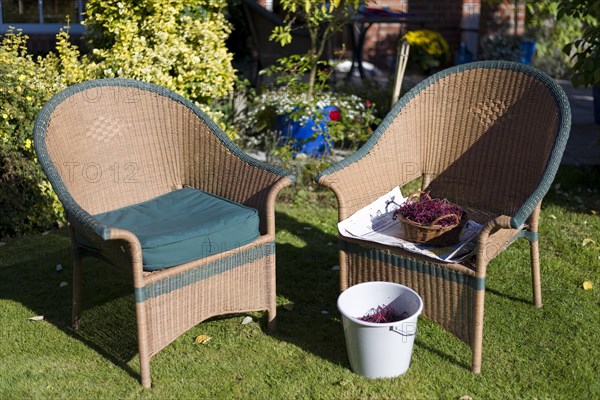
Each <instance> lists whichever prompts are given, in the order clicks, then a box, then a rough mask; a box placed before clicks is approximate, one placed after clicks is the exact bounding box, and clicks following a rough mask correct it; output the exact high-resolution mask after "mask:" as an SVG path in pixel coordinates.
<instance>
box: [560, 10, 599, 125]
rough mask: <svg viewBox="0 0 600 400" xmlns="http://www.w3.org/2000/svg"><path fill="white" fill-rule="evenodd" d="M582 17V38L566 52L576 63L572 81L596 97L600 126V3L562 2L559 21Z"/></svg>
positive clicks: (597, 116)
mask: <svg viewBox="0 0 600 400" xmlns="http://www.w3.org/2000/svg"><path fill="white" fill-rule="evenodd" d="M567 15H568V16H572V17H576V18H579V19H581V20H582V21H583V23H584V24H585V26H586V27H585V30H584V31H583V35H582V36H581V38H578V39H576V40H575V41H573V42H572V43H569V44H567V45H566V46H565V48H564V51H565V53H567V54H568V55H569V56H571V60H573V62H574V63H573V65H572V67H571V82H572V83H573V86H592V88H593V94H594V119H595V121H596V123H597V124H600V19H599V18H598V17H596V16H598V15H600V1H598V0H569V1H565V2H562V3H561V5H560V8H559V12H558V18H562V17H563V16H567Z"/></svg>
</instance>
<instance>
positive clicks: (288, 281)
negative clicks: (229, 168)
mask: <svg viewBox="0 0 600 400" xmlns="http://www.w3.org/2000/svg"><path fill="white" fill-rule="evenodd" d="M556 183H559V184H560V187H557V186H553V189H552V190H551V192H550V193H549V195H548V196H547V199H546V202H545V205H544V208H543V210H542V222H541V228H540V231H541V232H540V234H541V249H542V251H541V262H542V288H543V296H544V297H543V300H544V307H543V308H541V309H537V308H535V307H533V306H532V304H531V288H530V281H531V280H530V272H529V253H528V247H527V244H526V243H525V242H524V241H519V242H517V243H516V244H515V245H513V246H511V248H509V249H508V250H507V251H506V252H504V253H503V254H502V255H501V256H500V257H498V258H497V259H496V260H494V261H493V262H492V264H491V266H490V267H489V275H488V279H487V295H486V307H485V310H486V315H485V329H484V353H483V370H482V373H481V375H473V374H471V373H470V372H469V369H468V368H469V365H470V351H469V348H468V347H467V346H466V345H465V344H463V343H462V342H460V341H459V340H458V339H456V338H454V337H453V336H452V335H450V334H449V333H447V332H445V331H444V330H443V329H441V328H440V327H439V326H438V325H436V324H435V323H432V322H430V321H428V320H426V319H424V318H421V319H420V321H419V335H418V337H417V340H416V345H415V348H414V354H413V359H412V364H411V367H410V369H409V371H408V372H407V374H405V375H404V376H402V377H399V378H395V379H384V380H368V379H365V378H362V377H360V376H358V375H355V374H354V373H352V371H351V370H350V369H349V364H348V361H347V357H346V349H345V343H344V336H343V331H342V328H341V323H340V317H339V314H338V312H337V310H336V306H335V302H336V299H337V295H338V272H336V271H333V270H332V267H333V266H334V265H336V264H337V242H336V209H335V207H334V206H333V205H332V204H333V203H332V201H333V200H332V198H331V196H329V195H323V194H322V193H321V194H319V197H318V201H315V200H314V198H316V197H317V196H315V195H313V194H312V192H310V191H305V192H303V193H304V194H303V199H302V201H294V202H289V203H280V204H278V206H277V226H278V234H277V246H278V247H277V262H278V270H277V284H278V304H279V309H278V331H277V333H276V334H274V335H268V334H267V333H266V324H265V316H264V314H263V313H253V314H251V316H252V317H254V322H252V323H250V324H248V325H242V324H241V323H240V322H241V320H242V318H243V317H244V315H234V316H225V317H219V318H214V319H212V320H209V321H207V322H204V323H202V324H199V325H198V326H196V327H194V328H193V329H191V330H190V331H189V332H187V333H186V334H184V335H183V336H181V337H180V338H179V339H178V340H176V341H175V342H174V343H173V344H171V345H170V346H168V347H167V348H166V349H165V350H163V351H161V352H160V353H159V354H158V355H157V356H156V357H155V358H154V360H153V362H152V376H153V385H154V386H153V388H152V389H149V390H145V389H143V388H141V386H140V385H139V383H138V372H139V366H138V359H137V349H136V335H135V322H134V310H133V307H134V300H133V295H132V289H131V287H132V283H131V280H130V278H129V276H128V274H127V273H124V272H123V271H120V270H118V269H116V268H113V267H110V266H107V265H105V264H103V263H101V262H95V261H91V260H90V261H87V263H86V264H85V274H84V286H85V292H84V313H83V319H82V329H81V330H80V331H78V332H75V331H72V330H71V329H70V327H69V322H70V307H71V306H70V296H71V285H70V274H71V262H70V253H69V251H70V248H69V240H68V235H67V232H66V231H65V230H64V229H61V230H57V231H53V232H50V233H49V234H47V235H43V236H42V235H36V236H29V237H25V238H21V239H16V240H12V241H9V242H8V243H6V244H5V245H3V246H1V247H0V398H1V399H21V398H51V399H55V398H68V399H77V398H82V399H90V398H118V399H128V398H142V399H144V398H157V399H163V398H186V399H187V398H197V399H209V398H261V399H262V398H265V399H266V398H269V399H270V398H273V399H275V398H318V399H329V398H335V399H364V398H370V399H376V398H394V399H401V398H407V399H429V398H435V399H437V398H442V399H458V398H460V397H461V396H465V395H468V396H471V397H472V398H473V399H504V398H506V399H509V398H510V399H512V398H531V399H546V398H551V399H555V398H556V399H558V398H600V381H599V379H598V371H599V370H600V361H599V360H600V347H599V346H598V338H599V337H600V312H599V311H600V258H599V257H600V234H599V232H600V217H599V216H598V215H597V214H595V212H596V211H600V193H599V192H598V189H599V188H600V185H599V183H600V180H599V178H598V169H575V168H563V169H561V171H560V173H559V177H558V179H557V181H556ZM296 190H298V188H296ZM292 193H293V192H292ZM292 196H293V195H291V194H290V193H288V197H292ZM311 199H312V200H311ZM584 239H592V240H593V241H594V242H592V243H589V244H587V245H586V246H583V242H584ZM58 263H60V264H62V265H63V266H64V270H63V271H62V272H56V271H55V266H56V264H58ZM586 280H589V281H592V282H593V284H594V285H595V287H594V289H593V290H591V291H585V290H583V288H582V283H583V282H584V281H586ZM63 281H64V282H69V285H68V286H66V287H60V283H61V282H63ZM290 304H291V305H293V307H290V306H289V305H290ZM284 305H286V307H284ZM289 308H291V309H289ZM35 315H44V318H45V319H44V321H37V322H34V321H30V320H29V317H32V316H35ZM200 334H206V335H209V336H211V337H212V340H211V341H209V342H208V343H207V344H205V345H196V344H194V338H195V337H196V336H197V335H200Z"/></svg>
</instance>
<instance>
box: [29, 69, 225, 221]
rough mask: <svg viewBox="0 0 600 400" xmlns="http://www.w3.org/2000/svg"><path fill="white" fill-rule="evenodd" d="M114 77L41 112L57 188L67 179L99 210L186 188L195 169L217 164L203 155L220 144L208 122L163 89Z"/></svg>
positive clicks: (76, 194) (70, 188) (90, 208)
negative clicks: (204, 158) (207, 160)
mask: <svg viewBox="0 0 600 400" xmlns="http://www.w3.org/2000/svg"><path fill="white" fill-rule="evenodd" d="M111 81H113V80H101V81H92V83H89V84H87V83H86V84H80V85H77V88H76V89H75V90H67V91H66V93H65V96H63V98H58V99H53V101H52V102H51V103H50V104H48V106H47V107H46V109H45V110H44V111H43V112H41V113H40V116H39V117H38V125H39V124H43V126H41V127H40V126H36V129H37V130H39V131H43V132H44V133H45V134H43V133H41V134H39V135H37V136H38V138H37V139H36V140H38V141H40V140H41V141H42V142H43V145H42V146H39V145H38V143H36V147H37V148H40V147H41V152H40V153H42V156H41V160H40V161H41V162H42V164H44V163H45V164H51V165H44V168H45V169H46V170H50V171H49V172H50V173H49V176H50V179H51V181H53V182H52V183H53V185H54V187H55V190H57V191H59V190H60V189H61V187H60V186H61V184H64V186H65V187H66V191H67V192H68V193H69V194H70V195H71V196H72V198H73V199H74V201H75V202H76V203H78V204H79V206H81V207H82V208H83V209H84V210H86V211H87V212H89V213H91V214H95V213H100V212H104V211H107V210H111V209H115V208H119V207H123V206H127V205H130V204H134V203H138V202H141V201H145V200H148V199H150V198H152V197H155V196H158V195H160V194H163V193H166V192H169V191H171V190H174V189H177V188H181V187H182V186H183V185H185V184H187V183H189V181H190V179H191V178H190V176H191V175H192V173H193V170H194V169H197V168H207V169H210V168H212V167H211V166H210V165H204V163H203V162H202V159H203V154H204V153H205V152H206V151H210V149H211V147H214V145H215V144H216V143H217V142H218V138H217V137H215V135H214V133H213V132H212V130H211V129H210V128H209V126H207V124H206V123H205V121H203V120H202V119H201V118H199V116H198V115H196V114H195V113H194V112H192V110H191V109H190V108H189V107H188V106H186V105H184V104H182V103H181V102H178V101H175V100H174V99H173V98H170V97H167V96H165V95H164V94H163V93H160V90H161V89H160V88H158V87H155V86H150V85H148V86H145V85H144V84H141V83H139V82H134V81H127V80H114V85H113V84H111ZM40 121H41V122H40ZM198 143H202V146H199V145H198ZM211 143H212V145H211ZM44 145H45V149H44ZM44 151H45V152H47V156H48V158H47V159H45V157H44V155H43V153H44ZM52 167H54V168H52ZM52 170H55V171H56V173H57V174H58V177H57V176H53V174H52ZM198 175H201V174H198ZM194 179H196V180H197V179H198V178H197V177H196V176H194ZM61 181H62V182H61Z"/></svg>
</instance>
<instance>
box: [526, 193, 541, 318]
mask: <svg viewBox="0 0 600 400" xmlns="http://www.w3.org/2000/svg"><path fill="white" fill-rule="evenodd" d="M540 211H541V203H539V204H538V205H537V207H536V208H535V209H534V210H533V213H532V214H531V217H530V218H529V231H530V232H531V233H532V239H530V240H529V248H530V252H531V283H532V288H533V304H534V305H535V306H536V307H538V308H539V307H542V283H541V274H540V250H539V242H538V238H537V233H538V222H539V218H540Z"/></svg>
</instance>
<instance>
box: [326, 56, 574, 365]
mask: <svg viewBox="0 0 600 400" xmlns="http://www.w3.org/2000/svg"><path fill="white" fill-rule="evenodd" d="M570 126H571V113H570V107H569V103H568V100H567V97H566V95H565V94H564V92H563V91H562V89H561V88H560V87H559V86H558V85H557V84H556V83H555V82H554V81H553V80H552V79H551V78H549V77H548V76H547V75H545V74H543V73H541V72H539V71H537V70H535V69H534V68H531V67H529V66H525V65H521V64H516V63H510V62H503V61H500V62H498V61H493V62H477V63H471V64H464V65H461V66H457V67H453V68H450V69H447V70H444V71H441V72H439V73H437V74H435V75H433V76H431V77H429V78H428V79H426V80H425V81H423V82H422V83H420V84H419V85H417V86H416V87H415V88H413V89H412V90H411V91H410V92H408V93H407V94H406V95H405V96H404V97H403V98H402V99H400V101H399V102H398V103H397V104H396V105H395V106H394V107H393V108H392V110H391V111H390V112H389V114H388V115H387V117H386V118H385V119H384V121H383V122H382V123H381V125H380V126H379V128H378V129H377V130H376V131H375V133H374V134H373V136H372V137H371V138H370V139H369V140H368V142H367V143H366V144H365V145H364V146H363V147H362V148H360V149H359V150H358V151H357V152H356V153H354V154H352V155H350V156H349V157H347V158H346V159H344V160H342V161H340V162H338V163H337V164H334V165H333V166H331V167H330V168H329V169H327V170H325V171H323V172H322V173H321V174H320V175H319V176H317V178H316V180H317V182H318V183H320V184H321V185H323V186H325V187H328V188H331V189H332V190H333V191H334V192H335V194H336V196H337V200H338V206H339V220H340V221H342V220H344V219H346V218H348V217H349V216H350V215H352V214H353V213H354V212H356V211H357V210H359V209H361V208H362V207H364V206H366V205H368V204H370V203H371V202H373V201H374V200H375V199H377V198H378V197H380V196H382V195H384V194H385V193H387V192H388V191H389V190H391V189H392V188H393V187H396V186H402V185H404V184H406V183H407V182H410V181H412V180H414V179H417V178H422V185H421V186H422V188H423V189H424V190H428V191H431V194H432V195H433V196H435V197H445V198H447V199H448V200H450V201H451V202H454V203H457V204H459V205H462V206H463V207H464V208H465V209H466V210H467V212H468V215H469V216H470V218H472V219H474V220H476V221H478V222H480V223H482V224H484V228H483V230H482V231H481V233H480V234H479V236H478V239H477V249H476V255H475V256H474V257H472V258H471V259H469V260H467V261H466V262H462V263H454V264H452V263H445V262H436V261H435V260H433V259H431V258H427V257H424V256H418V255H416V254H414V253H410V252H407V251H404V250H402V249H400V248H396V247H387V246H383V245H378V244H376V243H370V242H367V241H361V240H352V239H348V238H346V237H341V236H340V238H339V245H340V267H341V268H340V280H341V282H340V286H341V290H344V289H346V288H347V287H349V286H352V285H355V284H357V283H360V282H364V281H376V280H380V281H391V282H397V283H402V284H405V285H407V286H410V287H411V288H413V289H415V290H416V291H417V292H418V293H419V294H420V295H421V296H422V298H423V301H424V314H425V315H426V316H427V317H429V318H430V319H432V320H434V321H436V322H438V323H440V324H441V325H442V326H443V327H444V328H445V329H447V330H448V331H450V332H452V333H453V334H454V335H456V336H457V337H458V338H460V339H461V340H463V341H464V342H466V343H467V344H469V345H470V346H471V348H472V365H471V368H472V371H473V372H475V373H478V372H480V369H481V356H482V339H483V312H484V295H485V277H486V267H487V265H488V263H489V262H490V261H492V259H493V258H494V257H495V256H497V255H498V254H499V253H500V252H501V251H503V250H504V249H505V248H506V247H507V246H508V245H509V244H510V243H511V242H512V241H513V240H515V239H516V238H519V237H524V238H526V239H527V240H529V242H530V247H531V271H532V281H533V299H534V304H535V305H536V306H537V307H541V306H542V299H541V287H540V262H539V253H538V220H539V215H540V207H541V201H542V198H543V197H544V195H545V194H546V192H547V191H548V188H549V187H550V185H551V183H552V180H553V179H554V176H555V173H556V171H557V169H558V166H559V163H560V160H561V157H562V153H563V150H564V148H565V145H566V142H567V139H568V136H569V130H570ZM405 194H406V193H405Z"/></svg>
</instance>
